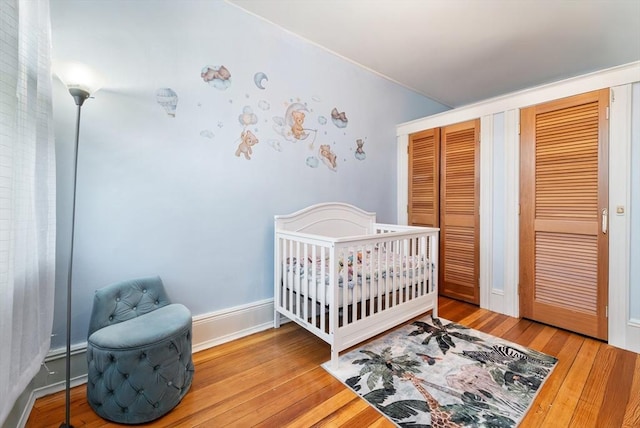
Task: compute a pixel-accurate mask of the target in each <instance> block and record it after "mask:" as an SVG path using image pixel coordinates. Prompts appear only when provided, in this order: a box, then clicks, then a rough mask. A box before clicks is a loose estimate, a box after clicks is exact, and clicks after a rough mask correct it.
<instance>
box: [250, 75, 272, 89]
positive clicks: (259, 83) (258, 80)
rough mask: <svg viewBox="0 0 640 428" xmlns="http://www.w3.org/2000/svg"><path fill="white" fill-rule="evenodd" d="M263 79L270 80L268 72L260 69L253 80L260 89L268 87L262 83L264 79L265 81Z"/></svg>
mask: <svg viewBox="0 0 640 428" xmlns="http://www.w3.org/2000/svg"><path fill="white" fill-rule="evenodd" d="M263 80H266V81H269V78H268V77H267V75H266V74H264V73H263V72H262V71H260V72H258V73H256V74H254V76H253V81H254V83H255V84H256V86H257V87H258V88H259V89H266V88H265V87H264V86H263V85H262V81H263Z"/></svg>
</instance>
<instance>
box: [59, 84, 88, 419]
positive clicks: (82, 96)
mask: <svg viewBox="0 0 640 428" xmlns="http://www.w3.org/2000/svg"><path fill="white" fill-rule="evenodd" d="M69 93H70V94H71V96H72V97H73V99H74V100H75V102H76V106H78V114H77V116H76V140H75V146H74V162H73V186H72V190H73V199H72V204H71V251H70V252H69V271H68V274H67V352H66V361H65V364H66V367H65V369H66V378H65V406H64V413H65V419H64V422H63V423H62V424H60V428H73V425H71V421H70V417H71V411H70V408H71V294H72V293H71V284H72V276H73V242H74V236H75V225H76V182H77V180H78V145H79V144H78V143H79V141H80V111H81V110H82V104H83V103H84V101H85V100H86V99H87V98H89V92H87V91H85V90H82V89H78V88H70V89H69Z"/></svg>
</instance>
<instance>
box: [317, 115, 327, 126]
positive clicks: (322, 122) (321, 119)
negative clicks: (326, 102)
mask: <svg viewBox="0 0 640 428" xmlns="http://www.w3.org/2000/svg"><path fill="white" fill-rule="evenodd" d="M318 123H319V124H320V125H326V124H327V118H326V117H324V116H318Z"/></svg>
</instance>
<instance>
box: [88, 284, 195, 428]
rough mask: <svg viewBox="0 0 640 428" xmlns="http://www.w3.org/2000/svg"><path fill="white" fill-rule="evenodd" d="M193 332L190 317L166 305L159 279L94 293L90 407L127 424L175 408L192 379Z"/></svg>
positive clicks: (175, 306)
mask: <svg viewBox="0 0 640 428" xmlns="http://www.w3.org/2000/svg"><path fill="white" fill-rule="evenodd" d="M156 302H157V303H156ZM136 308H137V310H136ZM191 328H192V318H191V312H190V311H189V310H188V309H187V308H186V307H185V306H183V305H180V304H171V303H170V301H169V299H168V297H167V295H166V293H165V291H164V287H163V285H162V281H161V280H160V278H158V277H154V278H142V279H136V280H132V281H123V282H120V283H117V284H112V285H110V286H107V287H104V288H102V289H100V290H98V291H96V294H95V297H94V305H93V311H92V314H91V320H90V327H89V337H88V341H87V362H88V366H89V367H88V382H87V400H88V402H89V405H90V406H91V407H92V408H93V410H94V411H95V412H96V413H97V414H98V415H100V416H101V417H103V418H105V419H108V420H111V421H114V422H118V423H125V424H140V423H145V422H149V421H152V420H154V419H157V418H159V417H161V416H163V415H164V414H166V413H167V412H169V411H170V410H171V409H173V408H174V407H175V406H176V405H177V404H178V403H179V402H180V400H181V399H182V397H183V396H184V395H185V394H186V393H187V391H188V390H189V387H190V386H191V382H192V379H193V373H194V366H193V361H192V358H191Z"/></svg>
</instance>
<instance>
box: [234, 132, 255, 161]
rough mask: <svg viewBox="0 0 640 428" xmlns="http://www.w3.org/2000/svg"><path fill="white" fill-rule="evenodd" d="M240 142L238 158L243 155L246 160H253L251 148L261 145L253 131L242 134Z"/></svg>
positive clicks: (237, 151) (237, 152)
mask: <svg viewBox="0 0 640 428" xmlns="http://www.w3.org/2000/svg"><path fill="white" fill-rule="evenodd" d="M240 140H241V141H240V144H238V149H237V150H236V156H238V157H240V155H241V154H243V155H244V157H245V159H247V160H251V155H252V154H253V150H252V149H251V147H252V146H255V145H256V144H258V143H259V140H258V138H257V137H256V136H255V135H253V133H252V132H251V131H243V132H242V134H240Z"/></svg>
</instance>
